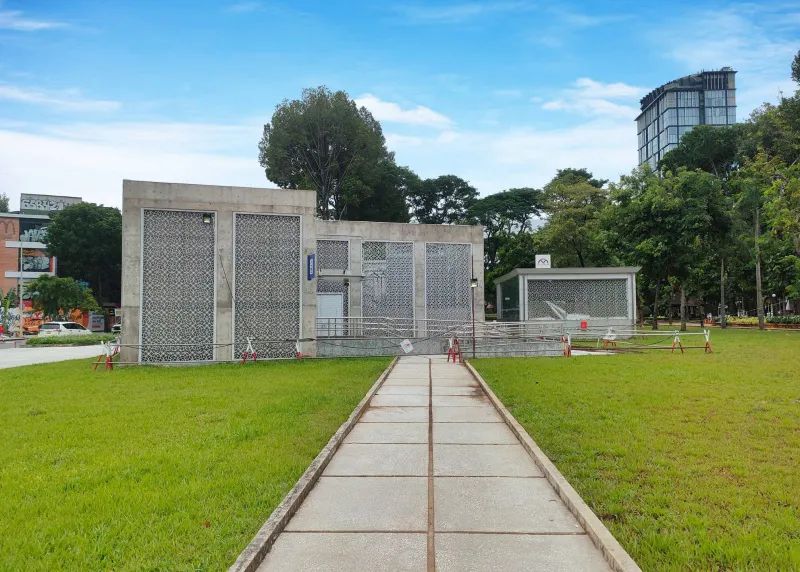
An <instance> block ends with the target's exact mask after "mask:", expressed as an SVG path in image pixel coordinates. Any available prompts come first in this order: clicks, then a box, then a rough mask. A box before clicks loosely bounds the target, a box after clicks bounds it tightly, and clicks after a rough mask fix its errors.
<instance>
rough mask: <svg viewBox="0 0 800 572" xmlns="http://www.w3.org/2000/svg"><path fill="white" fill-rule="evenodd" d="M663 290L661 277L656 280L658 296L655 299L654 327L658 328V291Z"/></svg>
mask: <svg viewBox="0 0 800 572" xmlns="http://www.w3.org/2000/svg"><path fill="white" fill-rule="evenodd" d="M660 291H661V278H659V279H658V280H656V297H655V300H653V329H654V330H657V329H658V293H659V292H660Z"/></svg>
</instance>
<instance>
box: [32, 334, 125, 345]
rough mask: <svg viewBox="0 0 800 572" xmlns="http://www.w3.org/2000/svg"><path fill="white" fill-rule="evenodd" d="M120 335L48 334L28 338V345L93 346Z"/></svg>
mask: <svg viewBox="0 0 800 572" xmlns="http://www.w3.org/2000/svg"><path fill="white" fill-rule="evenodd" d="M117 337H119V336H117V335H115V334H83V335H79V336H47V337H43V338H28V339H27V340H26V341H25V346H26V347H38V346H93V345H95V344H99V343H100V342H110V341H111V340H113V339H114V338H117Z"/></svg>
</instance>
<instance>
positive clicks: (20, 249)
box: [17, 228, 25, 338]
mask: <svg viewBox="0 0 800 572" xmlns="http://www.w3.org/2000/svg"><path fill="white" fill-rule="evenodd" d="M19 230H20V233H19V286H18V292H17V293H18V296H17V297H18V298H19V310H18V312H19V337H20V338H22V337H24V336H23V334H24V332H23V330H22V313H23V311H24V310H25V304H24V303H23V302H22V268H23V267H22V229H21V228H20V229H19Z"/></svg>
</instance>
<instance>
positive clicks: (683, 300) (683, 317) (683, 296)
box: [681, 282, 686, 332]
mask: <svg viewBox="0 0 800 572" xmlns="http://www.w3.org/2000/svg"><path fill="white" fill-rule="evenodd" d="M681 331H682V332H685V331H686V286H685V285H684V284H683V282H681Z"/></svg>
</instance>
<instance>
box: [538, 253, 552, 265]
mask: <svg viewBox="0 0 800 572" xmlns="http://www.w3.org/2000/svg"><path fill="white" fill-rule="evenodd" d="M550 267H551V265H550V255H549V254H537V255H536V268H550Z"/></svg>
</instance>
